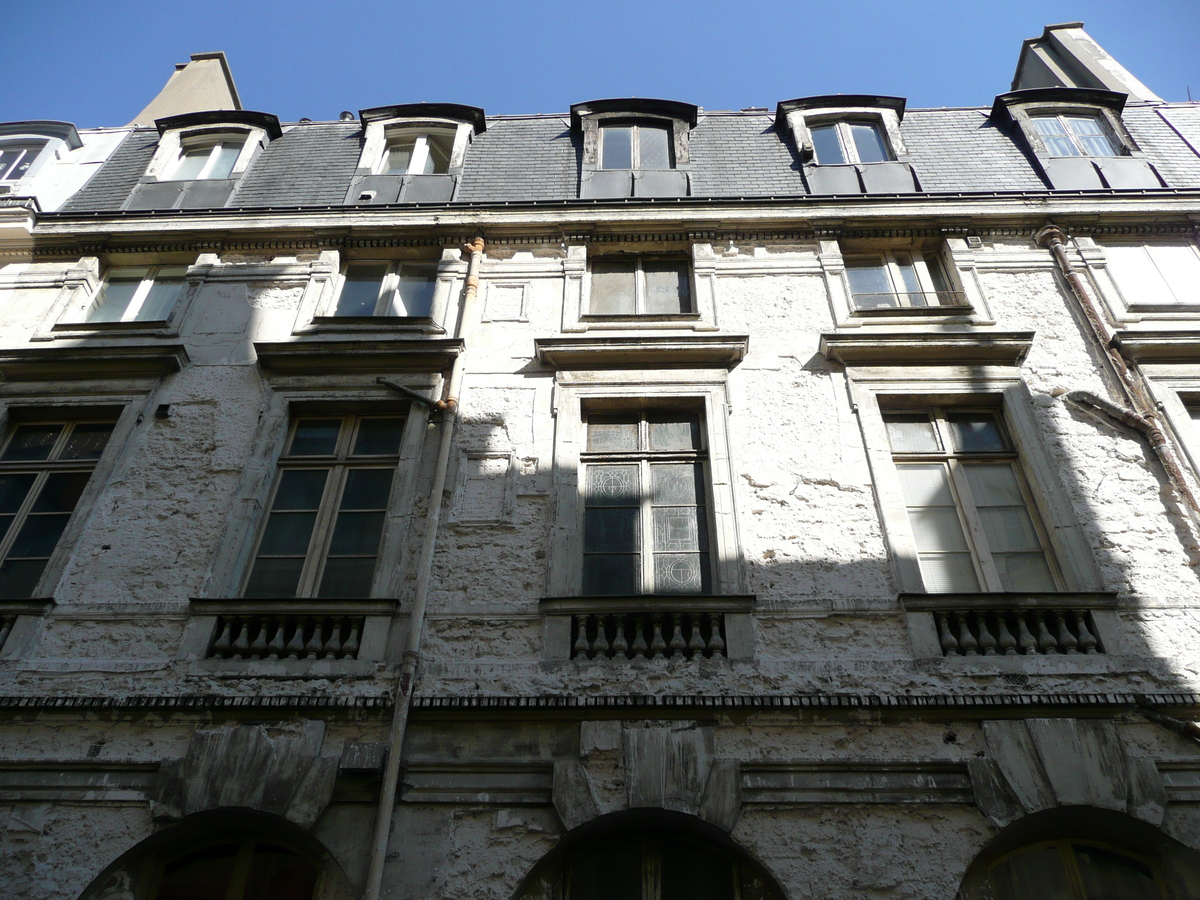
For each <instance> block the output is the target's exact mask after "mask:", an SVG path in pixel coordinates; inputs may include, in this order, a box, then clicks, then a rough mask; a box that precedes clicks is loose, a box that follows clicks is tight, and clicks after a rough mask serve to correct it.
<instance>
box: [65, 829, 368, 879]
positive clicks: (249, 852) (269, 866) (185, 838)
mask: <svg viewBox="0 0 1200 900" xmlns="http://www.w3.org/2000/svg"><path fill="white" fill-rule="evenodd" d="M214 860H215V861H216V862H210V861H214ZM189 862H191V863H192V864H193V867H194V868H197V869H203V870H206V871H212V870H214V869H217V868H220V867H221V866H222V865H226V864H227V865H228V869H229V871H230V872H231V873H232V876H231V877H233V878H237V879H242V880H247V879H253V878H254V877H255V876H256V874H257V873H266V874H267V875H268V877H269V873H270V872H271V871H277V872H280V873H283V872H284V871H285V870H286V872H287V874H286V880H287V889H288V892H287V893H284V888H283V887H280V888H278V889H275V890H271V894H272V895H273V896H278V897H279V900H284V898H285V896H286V897H287V900H292V898H293V897H294V898H296V900H351V898H352V897H353V896H354V895H353V892H352V891H351V889H350V883H349V880H348V879H347V877H346V873H345V872H344V871H343V869H342V867H341V866H340V865H339V864H338V862H337V860H336V859H335V858H334V856H333V854H332V853H330V852H329V850H328V849H327V848H326V847H325V846H324V845H323V844H322V843H321V842H320V841H318V840H317V839H316V838H314V837H313V836H312V835H311V834H309V833H308V832H307V831H305V830H304V829H303V828H301V827H299V826H298V825H295V824H293V823H292V822H289V821H288V820H287V819H285V818H283V817H282V816H277V815H272V814H270V813H263V812H259V811H257V810H252V809H241V808H223V809H215V810H207V811H205V812H199V813H195V814H193V815H190V816H187V817H185V818H183V819H181V820H180V821H179V822H177V823H176V824H173V825H170V826H168V827H166V828H164V829H162V830H160V831H159V832H157V833H156V834H154V835H152V836H150V837H148V838H146V839H145V840H143V841H141V842H140V843H138V844H137V845H135V846H134V847H132V848H130V849H129V850H128V851H126V852H125V853H123V854H121V856H119V857H118V858H117V859H116V860H114V861H113V862H112V863H111V864H110V865H109V866H108V867H107V868H105V869H104V871H102V872H101V873H100V874H99V875H97V876H96V877H95V878H94V879H93V880H92V882H91V883H90V884H89V885H88V886H87V888H85V889H84V891H83V893H82V894H80V895H79V900H155V898H156V897H157V896H160V895H159V893H158V892H159V886H160V885H161V884H163V883H164V879H165V877H167V876H168V875H169V874H170V873H172V872H179V871H181V869H182V867H184V866H187V865H188V864H189ZM218 893H219V898H218V897H217V895H216V894H214V900H225V898H226V896H227V893H226V892H218Z"/></svg>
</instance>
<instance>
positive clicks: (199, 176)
mask: <svg viewBox="0 0 1200 900" xmlns="http://www.w3.org/2000/svg"><path fill="white" fill-rule="evenodd" d="M226 146H229V147H237V152H238V155H237V156H236V157H234V161H233V165H232V166H230V170H229V174H228V175H225V176H224V177H222V178H215V177H214V176H213V174H212V170H213V167H214V166H216V164H217V161H218V160H219V159H220V158H221V151H222V150H223V149H225V147H226ZM245 149H246V137H245V135H229V134H222V135H207V136H204V137H197V138H194V139H191V140H185V141H183V142H182V143H181V145H180V148H179V157H178V158H177V159H176V160H175V165H174V166H172V167H171V171H170V173H169V174H168V175H167V176H166V177H165V178H163V179H161V180H163V181H180V180H182V181H213V180H217V181H225V180H229V179H231V178H233V168H234V166H236V165H237V161H238V158H240V157H241V155H242V152H243V151H244V150H245ZM197 150H207V151H208V159H207V160H205V162H204V165H203V166H202V167H201V169H200V171H199V172H197V173H196V174H195V175H194V176H193V177H191V178H186V179H179V178H176V173H177V172H178V171H179V170H180V169H181V168H182V167H183V164H184V162H185V161H186V160H187V158H188V157H189V156H191V155H192V153H193V152H194V151H197Z"/></svg>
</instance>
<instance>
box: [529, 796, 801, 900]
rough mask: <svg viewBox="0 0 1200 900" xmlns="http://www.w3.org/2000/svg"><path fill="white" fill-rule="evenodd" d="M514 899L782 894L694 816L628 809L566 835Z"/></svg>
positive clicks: (690, 899) (754, 899)
mask: <svg viewBox="0 0 1200 900" xmlns="http://www.w3.org/2000/svg"><path fill="white" fill-rule="evenodd" d="M514 900H784V894H783V891H782V890H781V889H780V888H779V885H778V884H777V883H776V882H775V879H774V878H773V877H772V876H771V875H770V874H769V873H768V872H767V871H766V869H765V868H763V866H762V865H760V864H759V863H757V862H756V861H755V860H753V859H752V858H751V857H750V855H749V854H748V853H747V852H746V851H745V850H743V849H742V848H741V847H739V846H738V845H737V844H736V843H735V842H734V841H733V840H731V839H730V838H729V836H728V835H726V834H725V833H724V832H722V831H720V830H719V829H717V828H715V827H713V826H711V825H709V824H708V823H706V822H703V821H702V820H700V819H697V818H695V817H694V816H687V815H683V814H682V813H672V812H666V811H664V810H631V811H629V812H623V813H614V814H613V815H610V816H605V817H602V818H600V819H597V820H595V821H594V822H590V823H588V824H587V825H585V826H583V827H581V828H577V829H576V830H575V831H573V832H571V833H570V834H568V835H566V836H565V837H564V838H563V839H562V841H561V842H560V843H559V845H558V847H556V848H555V849H554V850H553V851H551V852H550V853H549V854H547V855H546V857H545V858H543V859H542V860H541V861H540V862H539V863H538V864H537V866H535V867H534V869H533V870H532V871H531V872H530V873H529V875H528V876H527V877H526V879H525V880H524V882H523V883H522V885H521V888H520V889H519V890H518V891H517V893H516V895H515V897H514Z"/></svg>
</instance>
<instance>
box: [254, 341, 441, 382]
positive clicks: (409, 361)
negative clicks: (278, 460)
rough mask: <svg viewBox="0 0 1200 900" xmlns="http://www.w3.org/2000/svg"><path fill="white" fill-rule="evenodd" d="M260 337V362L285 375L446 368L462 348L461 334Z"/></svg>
mask: <svg viewBox="0 0 1200 900" xmlns="http://www.w3.org/2000/svg"><path fill="white" fill-rule="evenodd" d="M372 337H373V340H370V341H361V340H298V341H286V342H278V343H267V342H262V341H256V342H255V344H254V352H255V353H256V354H257V356H258V364H259V365H260V366H262V367H263V368H264V369H267V370H269V371H271V372H275V373H278V374H281V375H330V374H334V373H345V372H398V371H421V372H442V371H445V370H446V369H447V368H449V367H450V364H451V363H453V362H454V359H455V357H457V356H458V354H459V353H461V352H462V348H463V342H462V341H461V340H460V339H458V338H445V339H437V340H424V339H407V340H385V339H382V338H380V337H379V336H378V335H373V336H372Z"/></svg>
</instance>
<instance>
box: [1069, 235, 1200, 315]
mask: <svg viewBox="0 0 1200 900" xmlns="http://www.w3.org/2000/svg"><path fill="white" fill-rule="evenodd" d="M1116 244H1121V245H1131V244H1133V245H1139V246H1141V247H1143V248H1149V247H1155V246H1164V245H1171V246H1181V245H1182V246H1186V247H1188V248H1190V249H1191V250H1192V252H1193V253H1194V254H1195V255H1196V257H1197V259H1198V260H1200V245H1198V244H1197V240H1196V237H1195V236H1194V234H1193V233H1192V232H1190V231H1189V232H1187V233H1183V232H1181V233H1179V234H1178V235H1176V236H1175V237H1174V238H1171V237H1166V236H1163V237H1155V238H1154V239H1150V240H1146V239H1138V238H1137V237H1133V238H1132V239H1125V238H1117V239H1115V240H1111V241H1110V240H1108V239H1107V238H1105V237H1101V238H1099V240H1097V239H1096V238H1093V237H1090V236H1086V235H1078V236H1074V237H1072V239H1071V249H1072V250H1073V251H1074V253H1072V254H1071V255H1072V256H1073V257H1074V261H1075V262H1077V263H1079V264H1080V268H1081V269H1082V270H1083V271H1085V272H1086V273H1087V274H1088V276H1089V277H1090V278H1091V281H1092V284H1093V285H1094V286H1095V288H1096V294H1097V296H1098V297H1099V299H1100V301H1101V302H1102V303H1103V304H1104V306H1105V307H1107V309H1108V312H1109V314H1110V315H1111V316H1112V318H1113V319H1114V320H1115V321H1117V322H1120V323H1123V324H1124V323H1136V322H1140V321H1143V320H1159V321H1163V320H1178V321H1195V320H1196V318H1197V316H1200V302H1195V303H1184V302H1178V301H1175V300H1164V301H1160V302H1154V301H1153V300H1150V301H1146V300H1142V299H1140V298H1139V296H1138V295H1137V294H1135V293H1134V290H1133V289H1132V288H1131V287H1130V286H1129V285H1125V286H1122V284H1121V282H1120V281H1119V280H1118V278H1117V277H1116V276H1115V275H1114V273H1113V271H1112V269H1111V267H1110V265H1109V263H1110V258H1109V256H1108V254H1107V252H1106V250H1107V248H1108V247H1110V246H1112V245H1116ZM1151 259H1152V257H1151ZM1164 280H1165V279H1164ZM1168 287H1169V285H1168Z"/></svg>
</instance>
